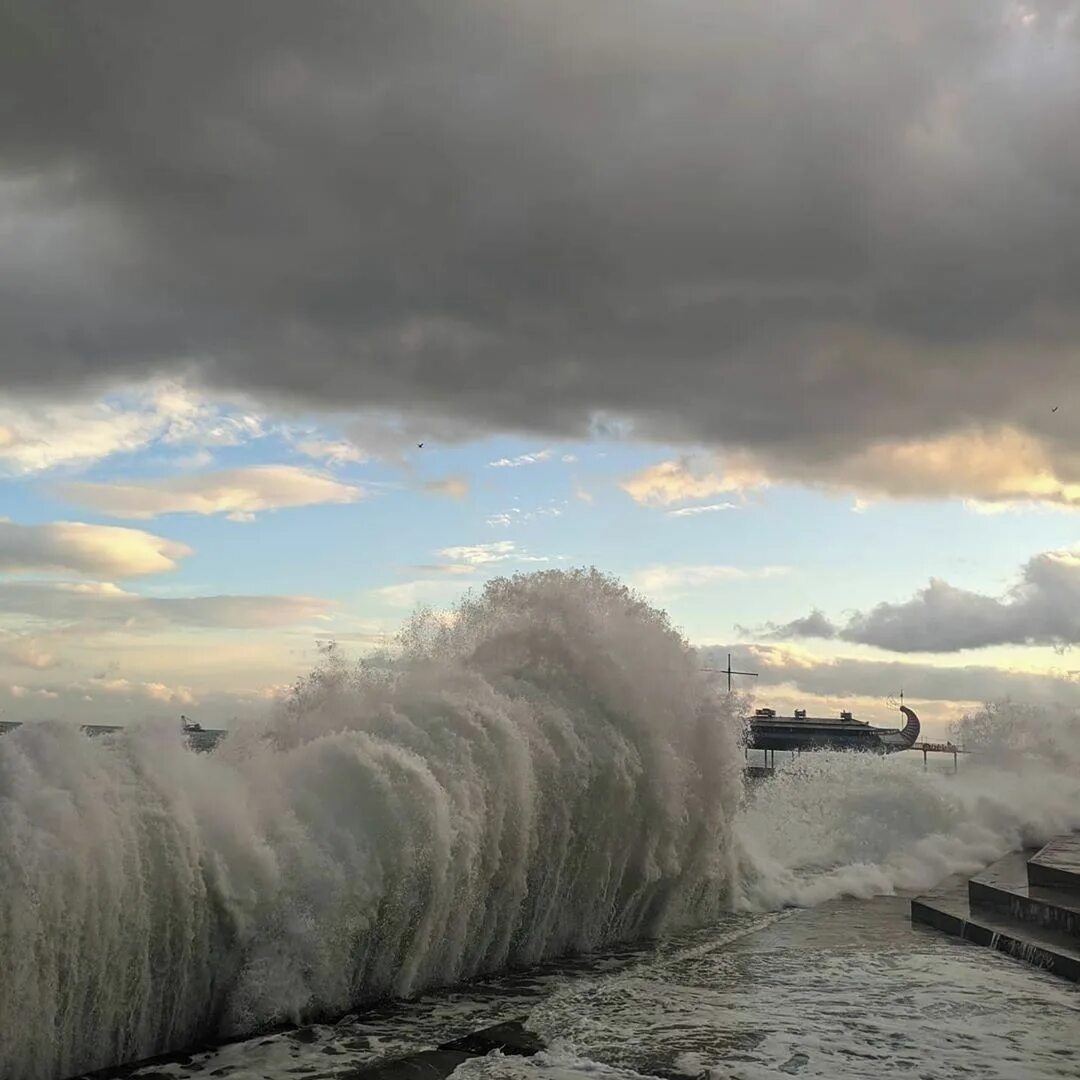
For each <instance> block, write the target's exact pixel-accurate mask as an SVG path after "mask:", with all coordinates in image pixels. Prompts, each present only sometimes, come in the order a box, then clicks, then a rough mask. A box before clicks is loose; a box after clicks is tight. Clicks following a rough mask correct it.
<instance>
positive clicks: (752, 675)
mask: <svg viewBox="0 0 1080 1080" xmlns="http://www.w3.org/2000/svg"><path fill="white" fill-rule="evenodd" d="M701 670H702V671H716V672H719V673H720V674H721V675H726V676H727V692H728V693H729V694H730V693H731V676H732V675H747V676H749V677H750V678H751V679H756V678H757V677H758V673H757V672H756V671H734V670H732V667H731V653H728V654H727V667H726V668H712V667H707V668H702V669H701Z"/></svg>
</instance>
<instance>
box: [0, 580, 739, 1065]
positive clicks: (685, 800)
mask: <svg viewBox="0 0 1080 1080" xmlns="http://www.w3.org/2000/svg"><path fill="white" fill-rule="evenodd" d="M697 668H698V664H697V660H696V657H695V655H694V653H693V652H692V651H691V650H690V649H689V648H688V647H687V644H686V642H685V641H684V640H683V639H682V638H681V637H680V636H679V635H678V634H677V633H676V632H675V631H674V630H672V628H671V627H670V625H669V624H668V622H667V620H666V618H665V617H664V616H663V615H662V614H661V613H659V612H657V611H655V610H653V609H652V608H650V607H648V606H647V605H645V604H644V603H642V602H641V601H640V600H639V599H637V598H636V597H635V596H634V595H633V594H632V593H630V592H629V591H628V590H626V589H625V588H624V587H622V586H620V585H619V584H617V583H616V582H614V581H612V580H611V579H609V578H606V577H604V576H602V575H600V574H598V573H596V572H545V573H541V574H535V575H529V576H521V577H517V578H514V579H510V580H500V581H496V582H492V583H490V584H489V585H488V586H487V587H486V588H485V590H484V591H483V593H482V594H481V595H480V596H479V597H477V598H475V599H467V600H466V601H464V602H463V603H462V604H461V605H460V606H459V607H458V608H457V609H456V610H455V611H454V612H453V613H452V615H451V616H450V617H446V616H441V617H440V616H436V615H431V614H429V615H420V616H418V617H417V618H416V619H414V620H413V621H412V622H411V623H410V624H409V625H408V627H407V628H406V631H405V632H404V633H403V634H402V637H401V640H400V643H399V646H398V647H397V649H396V650H395V651H394V653H393V655H391V656H388V657H386V658H383V660H382V661H381V662H376V663H368V664H364V665H361V666H360V667H358V668H350V667H349V666H348V665H346V664H344V663H343V662H341V661H340V660H339V659H337V658H335V657H331V658H330V661H329V662H328V663H327V664H325V665H324V666H323V667H322V668H321V669H320V670H319V671H317V672H315V673H314V674H313V675H312V676H310V677H309V678H307V679H304V680H302V681H301V682H300V683H299V684H298V685H297V687H296V690H295V692H294V694H293V696H292V698H291V699H290V701H289V702H288V703H287V704H286V705H285V706H284V707H283V708H282V709H281V710H280V711H279V712H278V713H277V714H276V715H275V716H274V717H273V719H272V721H271V722H270V723H269V724H268V725H267V726H266V727H265V729H264V730H262V731H259V732H254V731H247V732H238V733H237V734H236V735H234V736H232V737H230V739H228V740H226V742H225V743H224V744H223V745H222V747H221V748H220V749H219V750H218V751H216V752H215V753H214V754H211V755H195V754H193V753H192V752H190V751H189V750H188V749H186V748H185V747H184V745H183V744H182V742H181V740H180V737H179V734H178V733H176V732H174V731H168V730H164V729H161V728H147V729H145V730H141V731H131V732H125V733H124V734H122V735H119V736H114V737H109V738H107V739H103V738H99V739H87V738H85V737H83V736H82V735H80V734H78V733H77V732H76V731H75V730H74V729H73V728H70V727H64V726H61V725H44V724H42V725H27V726H25V727H24V728H22V729H20V730H19V731H18V732H16V733H14V734H12V735H8V736H5V737H4V738H3V739H0V886H2V889H0V963H2V968H3V971H2V974H3V978H2V979H0V1076H4V1077H19V1078H26V1080H34V1078H39V1077H40V1078H46V1077H56V1076H65V1075H68V1074H71V1073H74V1072H77V1071H80V1070H86V1069H90V1068H94V1067H98V1066H103V1065H109V1064H114V1063H117V1062H121V1061H125V1060H131V1059H134V1058H138V1057H143V1056H147V1055H150V1054H153V1053H155V1052H158V1051H162V1050H165V1049H168V1048H175V1047H180V1046H184V1045H187V1044H190V1043H192V1042H193V1041H194V1040H197V1039H201V1038H208V1037H214V1036H216V1035H223V1034H232V1033H237V1032H243V1031H248V1030H254V1029H256V1028H258V1027H260V1026H263V1025H266V1024H269V1023H271V1022H273V1021H276V1020H279V1019H286V1018H293V1019H295V1018H300V1017H302V1016H305V1015H312V1014H317V1013H332V1012H335V1011H341V1010H344V1009H346V1008H348V1007H350V1006H353V1005H356V1004H358V1003H360V1002H362V1001H364V1000H370V999H373V998H377V997H380V996H384V995H388V994H408V993H410V992H413V991H415V990H417V989H419V988H421V987H423V986H427V985H431V984H434V983H445V982H453V981H456V980H460V979H463V978H466V977H468V976H470V975H473V974H475V973H477V972H480V971H486V970H493V969H497V968H500V967H503V966H505V965H508V964H515V963H528V962H530V961H534V960H536V959H539V958H540V957H543V956H549V955H553V954H559V953H565V952H567V951H571V950H583V949H590V948H596V947H598V946H602V945H604V944H607V943H610V942H614V941H616V940H624V939H630V938H635V937H641V936H646V935H652V934H657V933H660V932H662V931H664V930H665V929H668V928H673V927H677V926H682V925H687V924H692V923H700V922H703V921H706V920H708V919H710V918H711V917H713V916H714V915H715V913H716V912H717V911H719V910H721V909H722V908H723V907H725V906H726V905H728V904H729V903H730V899H731V894H732V890H733V888H734V886H735V882H734V880H733V871H732V866H733V864H734V861H735V853H734V846H733V844H732V842H731V828H732V822H733V821H734V818H735V815H736V811H737V807H738V804H739V800H740V798H741V760H742V755H741V752H740V751H739V749H738V745H737V741H738V734H739V725H738V721H737V720H735V719H734V718H732V717H731V716H729V715H727V713H726V712H725V710H724V708H723V706H722V704H721V702H720V700H719V699H717V698H716V697H715V696H713V695H712V694H710V693H709V691H708V689H707V687H706V685H705V684H704V682H703V681H702V676H701V675H700V673H699V671H698V670H697Z"/></svg>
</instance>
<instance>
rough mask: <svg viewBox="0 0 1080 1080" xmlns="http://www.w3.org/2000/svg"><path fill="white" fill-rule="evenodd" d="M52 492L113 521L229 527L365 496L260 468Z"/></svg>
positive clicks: (297, 473)
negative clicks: (177, 517) (215, 517)
mask: <svg viewBox="0 0 1080 1080" xmlns="http://www.w3.org/2000/svg"><path fill="white" fill-rule="evenodd" d="M55 491H56V493H57V494H58V495H60V496H61V497H63V498H66V499H70V500H71V501H73V502H76V503H79V504H81V505H84V506H89V507H91V508H92V509H94V510H97V511H99V512H100V513H105V514H112V515H113V516H115V517H124V518H153V517H157V516H158V515H160V514H179V513H189V514H225V515H227V516H228V517H229V519H230V520H232V521H250V520H251V519H252V518H253V517H254V515H255V514H257V513H260V512H262V511H265V510H278V509H282V508H285V507H297V506H313V505H315V504H318V503H351V502H356V501H357V500H358V499H361V498H363V497H364V495H365V492H364V491H363V489H362V488H359V487H356V486H354V485H352V484H345V483H342V482H341V481H339V480H335V479H334V478H333V477H331V476H326V475H324V474H323V473H317V472H311V471H310V470H307V469H300V468H296V467H295V466H292V465H258V466H253V467H251V468H245V469H228V470H223V471H220V472H211V473H196V474H193V475H188V476H175V477H169V478H167V479H164V480H157V481H142V482H139V483H129V484H94V483H85V482H76V483H66V484H58V485H56V488H55Z"/></svg>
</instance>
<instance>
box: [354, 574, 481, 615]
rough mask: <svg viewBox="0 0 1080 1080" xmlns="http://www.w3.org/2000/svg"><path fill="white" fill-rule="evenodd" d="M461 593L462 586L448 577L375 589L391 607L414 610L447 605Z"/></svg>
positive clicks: (378, 595)
mask: <svg viewBox="0 0 1080 1080" xmlns="http://www.w3.org/2000/svg"><path fill="white" fill-rule="evenodd" d="M471 569H472V568H471V567H470V568H469V570H470V571H471ZM461 591H462V586H461V585H460V584H458V583H457V582H455V581H453V580H450V579H449V578H447V577H442V578H419V579H417V580H416V581H403V582H401V583H400V584H399V585H384V586H383V587H382V588H379V589H375V590H374V595H375V596H376V597H377V598H378V599H379V600H381V601H382V602H383V603H385V604H387V605H389V606H390V607H395V608H414V607H416V606H417V605H418V604H447V603H449V602H450V601H451V600H453V599H454V598H455V597H456V596H458V595H460V593H461Z"/></svg>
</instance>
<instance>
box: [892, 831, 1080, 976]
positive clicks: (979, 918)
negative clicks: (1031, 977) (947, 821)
mask: <svg viewBox="0 0 1080 1080" xmlns="http://www.w3.org/2000/svg"><path fill="white" fill-rule="evenodd" d="M911 919H912V922H916V923H924V924H926V925H928V926H934V927H937V929H939V930H944V931H945V932H946V933H948V934H953V935H955V936H957V937H961V938H964V939H965V940H966V941H971V942H974V943H975V944H977V945H987V946H989V947H990V948H993V949H998V950H999V951H1001V952H1005V953H1008V954H1009V955H1011V956H1015V957H1016V958H1017V959H1020V960H1024V961H1026V962H1027V963H1030V964H1035V965H1036V966H1037V967H1041V968H1045V969H1046V970H1047V971H1052V972H1054V973H1055V974H1057V975H1061V976H1063V977H1064V978H1066V979H1071V980H1072V981H1073V982H1080V836H1077V835H1070V836H1062V837H1058V838H1057V839H1056V840H1053V841H1051V842H1050V843H1049V844H1047V845H1046V846H1045V847H1043V848H1039V849H1031V850H1029V851H1024V852H1017V853H1015V854H1012V855H1006V856H1005V858H1003V859H999V860H998V861H997V862H996V863H994V864H993V865H991V866H988V867H987V868H986V869H985V870H983V871H982V872H981V873H979V874H976V875H975V876H974V877H973V878H971V879H970V880H967V881H965V880H964V879H962V878H956V877H954V878H949V879H948V880H947V881H945V882H943V883H942V884H941V885H940V886H938V888H936V889H934V890H933V891H931V892H929V893H927V894H926V895H925V896H919V897H916V898H915V899H914V900H912V902H911Z"/></svg>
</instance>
